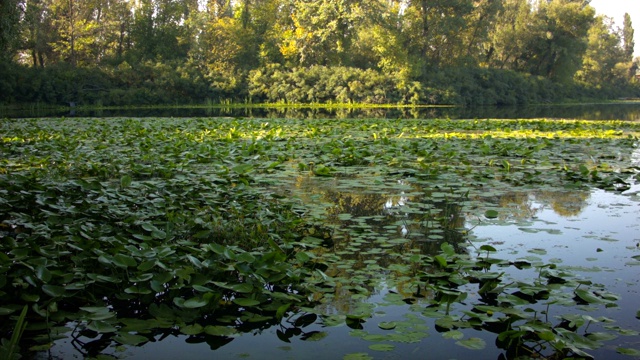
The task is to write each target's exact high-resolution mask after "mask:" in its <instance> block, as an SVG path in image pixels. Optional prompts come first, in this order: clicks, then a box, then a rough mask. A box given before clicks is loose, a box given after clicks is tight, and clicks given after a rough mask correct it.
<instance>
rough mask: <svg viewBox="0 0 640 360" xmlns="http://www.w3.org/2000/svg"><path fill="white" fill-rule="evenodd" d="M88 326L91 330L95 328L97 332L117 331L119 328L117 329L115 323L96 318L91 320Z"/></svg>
mask: <svg viewBox="0 0 640 360" xmlns="http://www.w3.org/2000/svg"><path fill="white" fill-rule="evenodd" d="M87 328H88V329H89V330H93V331H95V332H98V333H101V334H103V333H112V332H116V331H117V330H118V329H116V328H115V327H114V326H113V325H111V324H110V323H107V322H104V321H101V320H95V321H92V322H90V323H89V324H88V325H87Z"/></svg>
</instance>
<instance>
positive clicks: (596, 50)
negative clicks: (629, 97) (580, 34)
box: [576, 16, 625, 87]
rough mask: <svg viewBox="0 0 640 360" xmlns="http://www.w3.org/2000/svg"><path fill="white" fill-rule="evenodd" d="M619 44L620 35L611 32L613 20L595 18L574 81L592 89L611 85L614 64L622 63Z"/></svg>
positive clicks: (622, 57)
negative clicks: (592, 87)
mask: <svg viewBox="0 0 640 360" xmlns="http://www.w3.org/2000/svg"><path fill="white" fill-rule="evenodd" d="M620 43H621V42H620V35H619V34H618V32H616V31H614V30H613V20H611V19H610V18H607V17H603V16H598V17H596V20H595V22H594V23H593V25H592V26H591V28H590V29H589V34H588V46H587V50H586V52H585V55H584V58H583V60H582V69H580V70H579V71H578V72H577V73H576V80H578V81H581V82H583V83H585V84H589V85H590V86H594V87H599V86H602V85H604V84H611V83H612V82H613V81H614V78H615V73H614V69H615V67H616V64H618V63H620V62H623V61H624V57H625V56H624V51H623V49H622V48H621V46H620Z"/></svg>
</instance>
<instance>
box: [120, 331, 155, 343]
mask: <svg viewBox="0 0 640 360" xmlns="http://www.w3.org/2000/svg"><path fill="white" fill-rule="evenodd" d="M114 340H115V341H117V342H119V343H120V344H122V345H131V346H137V345H140V344H142V343H145V342H147V341H149V339H148V338H147V337H145V336H142V335H133V334H129V333H127V332H119V333H118V334H117V335H116V337H115V338H114Z"/></svg>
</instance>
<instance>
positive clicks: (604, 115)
mask: <svg viewBox="0 0 640 360" xmlns="http://www.w3.org/2000/svg"><path fill="white" fill-rule="evenodd" d="M60 116H66V117H70V116H78V117H220V116H230V117H256V118H283V117H285V118H297V119H314V118H340V119H346V118H388V119H423V118H450V119H483V118H493V119H533V118H558V119H583V120H625V121H637V120H640V102H625V103H614V104H611V103H608V104H576V105H532V106H514V107H495V106H484V107H474V108H465V107H426V108H379V109H358V108H344V109H327V108H320V107H314V108H239V107H238V108H178V107H176V108H170V109H162V108H148V109H122V110H89V111H85V110H80V109H76V110H74V109H68V110H46V109H33V110H21V111H11V110H6V109H4V110H3V109H0V117H9V118H20V117H60Z"/></svg>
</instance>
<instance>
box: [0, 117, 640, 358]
mask: <svg viewBox="0 0 640 360" xmlns="http://www.w3.org/2000/svg"><path fill="white" fill-rule="evenodd" d="M639 131H640V125H639V124H637V123H628V122H583V121H551V120H527V121H524V120H521V121H516V120H513V121H506V120H505V121H503V120H466V121H450V120H412V121H408V120H403V121H390V120H345V121H336V120H331V121H330V120H327V121H322V120H320V121H299V120H268V121H267V120H259V119H258V120H245V119H242V120H235V119H144V120H141V119H99V120H98V119H43V120H11V121H10V120H3V121H2V122H1V123H0V136H1V137H2V142H1V143H0V146H1V147H0V152H1V160H0V161H1V163H0V223H1V225H0V231H1V233H0V234H1V239H0V240H1V246H2V252H0V273H1V274H2V275H0V299H2V306H1V307H0V316H1V317H2V318H3V319H2V324H3V325H2V326H3V328H2V333H1V336H0V337H2V338H5V339H9V338H10V337H11V336H10V334H11V332H12V331H13V329H14V324H15V320H16V319H17V316H18V314H19V313H20V311H21V310H22V308H23V307H24V305H25V304H26V305H28V309H29V311H28V315H27V321H28V326H27V329H26V331H25V334H24V336H23V345H24V346H23V348H25V347H30V348H31V349H32V350H43V349H47V348H49V347H50V346H51V345H52V344H53V343H54V341H55V340H56V339H57V338H59V337H61V336H84V337H88V338H93V339H97V340H96V341H97V343H98V344H99V346H97V347H92V348H91V349H85V350H86V351H87V353H86V354H85V355H89V356H95V355H97V354H99V353H100V352H101V351H102V350H103V349H105V348H106V347H108V346H109V345H110V344H112V343H116V344H122V345H141V344H144V343H146V342H148V341H151V340H152V339H153V338H154V336H157V335H161V336H169V335H175V334H184V335H188V336H190V337H191V338H192V339H195V340H199V341H204V342H207V343H210V345H211V347H212V348H217V347H220V346H222V345H224V344H225V342H226V341H229V339H231V338H232V337H233V336H235V335H237V334H239V333H245V332H251V331H259V330H261V329H266V328H269V327H271V326H274V325H277V326H279V327H280V330H278V333H277V334H278V337H279V338H280V339H281V340H282V341H285V342H287V341H290V339H292V338H293V337H302V338H303V340H312V341H313V340H316V341H319V340H322V339H323V337H324V335H323V334H324V333H323V332H321V331H304V330H305V328H307V327H308V326H309V325H311V324H313V323H318V322H324V323H327V324H329V325H330V324H333V323H340V324H344V323H346V324H347V325H348V326H351V327H353V328H354V329H356V330H357V329H358V328H359V327H361V325H362V323H363V322H365V321H367V320H368V319H369V317H370V315H371V309H370V308H368V307H367V306H366V304H365V305H362V303H358V299H361V298H362V297H366V296H367V295H368V294H369V292H370V290H369V289H370V287H371V285H372V284H370V283H369V282H368V279H371V277H370V273H371V272H380V271H382V272H385V273H387V274H389V278H390V279H391V280H390V283H391V284H395V287H396V289H401V288H403V287H406V289H407V291H408V294H411V296H402V298H401V299H392V301H398V300H400V301H405V302H418V300H419V299H421V298H424V297H425V295H426V296H427V298H428V299H430V302H429V307H428V308H426V310H424V314H423V315H424V316H427V317H429V316H433V317H437V318H438V322H437V325H438V327H439V328H440V329H446V330H447V332H448V335H447V337H448V338H451V339H454V340H455V341H458V342H459V345H460V346H462V347H465V348H468V349H476V348H482V347H483V341H481V339H480V340H478V339H476V338H474V337H471V338H464V339H463V338H462V337H460V335H459V333H457V332H456V331H459V330H458V329H465V328H488V327H491V326H493V325H492V324H494V323H496V322H498V323H499V325H500V326H501V328H498V330H500V331H497V330H496V332H497V333H498V334H499V336H498V338H499V340H500V341H501V342H502V343H503V344H506V345H504V349H505V350H506V351H511V352H513V351H516V352H518V354H522V353H521V352H520V351H524V350H527V351H531V349H534V350H537V348H536V346H547V345H550V346H552V347H553V349H554V351H558V352H560V353H564V354H568V355H578V356H581V355H584V353H586V351H588V350H589V349H590V348H594V347H595V346H596V345H597V344H594V343H591V342H589V343H587V344H585V343H583V341H587V340H583V339H582V338H583V337H584V336H580V338H576V335H575V334H576V332H575V329H576V328H578V327H579V326H576V325H583V324H584V321H583V320H580V319H578V320H576V319H574V318H571V316H572V315H570V314H571V313H569V315H565V316H567V317H568V318H567V319H565V320H567V321H570V322H571V321H573V323H574V326H570V327H568V329H565V330H566V331H565V330H557V329H556V328H555V327H552V325H549V324H547V323H545V322H544V321H541V320H540V319H541V318H540V316H539V315H538V313H534V314H531V312H529V311H527V310H526V309H527V307H528V305H526V304H529V303H531V304H533V303H534V301H539V300H541V299H545V298H548V297H549V296H550V294H551V292H552V291H551V290H554V289H553V288H549V287H550V285H551V284H556V283H561V285H563V286H562V289H559V290H560V292H558V293H557V294H558V295H553V296H552V297H551V298H552V301H556V302H558V303H561V304H560V305H562V306H565V307H571V305H572V304H573V305H580V304H583V303H587V304H598V305H602V306H606V305H607V304H610V303H614V302H615V295H611V294H608V293H607V292H606V289H603V288H598V287H592V286H590V284H586V283H584V284H583V283H579V282H574V280H572V278H571V275H570V274H568V273H561V274H558V273H555V272H554V271H553V270H554V269H552V267H551V266H550V265H548V264H538V263H536V262H529V263H514V262H512V261H509V260H506V259H503V260H495V259H491V258H490V257H489V254H490V253H491V251H492V250H493V249H492V248H488V247H485V248H480V249H479V253H480V255H481V256H480V257H475V256H471V257H469V256H467V255H464V254H462V255H457V254H456V253H460V252H461V251H462V250H463V247H461V246H460V244H462V243H464V241H465V239H466V235H467V230H466V229H464V228H463V225H464V224H463V221H461V215H460V214H461V211H462V209H469V208H474V207H476V206H478V205H477V204H476V203H475V202H474V201H473V199H475V198H477V197H479V196H491V195H490V194H491V193H492V192H493V193H497V192H500V191H504V189H507V188H512V187H523V188H527V187H536V188H540V187H554V188H566V187H586V186H598V187H601V188H604V189H608V190H611V191H624V190H626V189H628V188H629V186H630V185H631V184H632V182H633V180H632V179H631V177H632V176H633V175H634V174H635V172H636V170H637V169H634V168H633V167H631V166H630V163H629V161H628V160H629V158H628V157H629V154H630V152H631V151H632V149H633V147H634V142H637V136H638V133H639ZM337 179H339V180H340V181H336V180H337ZM323 186H324V187H326V188H327V189H330V190H331V191H328V192H327V193H329V194H330V196H329V197H331V196H332V197H333V198H331V199H330V201H329V200H327V198H326V197H325V198H323V199H320V198H319V197H318V196H317V195H318V194H316V193H315V192H316V191H317V189H318V188H320V187H323ZM381 193H385V194H391V193H396V194H401V195H399V196H397V198H396V199H395V200H394V201H391V202H389V201H388V200H385V201H384V202H383V203H381V202H380V201H378V200H375V199H377V198H378V197H379V194H381ZM331 194H332V195H331ZM345 194H346V195H345ZM487 194H489V195H487ZM408 199H412V200H414V201H411V204H409V201H407V200H408ZM376 201H378V202H376ZM376 209H377V210H376ZM380 209H385V211H384V212H381V210H380ZM376 211H377V213H376ZM475 211H476V212H477V213H478V216H481V215H482V214H484V215H485V216H486V217H487V218H493V217H497V216H499V212H497V211H496V210H495V209H484V208H482V207H477V208H475ZM364 214H366V216H362V215H364ZM445 243H451V244H453V246H449V245H443V244H445ZM456 250H457V251H456ZM496 267H497V268H499V267H505V268H509V267H516V268H523V267H528V268H533V269H536V271H537V272H538V277H539V278H540V279H542V280H544V281H542V282H533V283H518V282H511V281H505V282H504V284H503V279H507V280H508V277H507V276H504V274H503V273H505V272H506V271H507V270H501V269H496ZM354 271H355V272H354ZM347 275H348V276H347ZM469 284H479V286H478V288H477V289H476V290H474V291H476V292H478V293H480V294H482V296H483V300H486V301H484V302H483V304H477V305H476V306H474V307H473V308H471V310H469V311H470V312H469V311H468V313H455V314H454V313H452V312H451V310H452V306H453V305H455V304H456V303H460V302H463V301H464V300H465V296H466V295H464V294H466V293H467V291H468V289H467V288H465V287H469V286H471V285H469ZM574 285H575V286H574ZM554 286H555V285H554ZM573 289H575V290H573ZM345 292H346V293H347V294H349V298H350V301H353V303H352V304H351V305H353V306H351V305H350V306H347V307H345V308H344V310H343V311H340V312H338V314H328V313H323V312H322V311H318V308H317V307H315V306H314V305H315V304H316V303H317V302H318V301H320V302H323V301H326V300H327V299H331V298H335V297H336V295H337V294H339V293H343V294H344V293H345ZM507 292H508V293H509V294H510V295H509V296H507V298H506V299H504V298H502V297H501V296H506V295H504V294H506V293H507ZM513 292H516V293H518V292H519V293H521V294H519V295H514V294H511V293H513ZM554 294H555V293H554ZM513 296H515V298H514V297H513ZM412 299H413V300H412ZM518 299H519V300H518ZM518 306H521V307H523V308H524V309H522V310H520V309H517V307H518ZM423 307H424V304H423ZM489 313H491V314H495V316H490V315H487V314H489ZM474 314H475V315H474ZM477 314H480V315H477ZM482 314H484V315H482ZM581 319H584V318H581ZM520 320H521V322H520V323H518V324H515V322H516V321H520ZM581 321H582V322H581ZM587 321H592V322H593V321H599V322H606V321H607V320H606V319H593V320H591V319H588V320H587ZM67 324H73V327H72V328H70V327H65V326H67ZM516 325H517V326H516ZM553 326H555V325H553ZM380 328H381V329H383V330H387V331H393V332H395V333H398V334H399V335H398V336H396V337H395V339H403V338H405V339H415V340H419V339H420V336H421V335H419V334H423V333H424V332H421V330H420V328H419V326H418V325H417V324H413V325H411V326H410V327H409V328H407V327H406V326H404V325H403V326H399V327H393V324H381V326H380ZM491 329H492V330H495V329H494V328H491ZM563 329H564V328H563ZM68 334H71V335H68ZM406 334H412V335H409V337H408V338H407V337H406V336H407V335H406ZM552 334H553V336H551V335H552ZM356 335H357V334H356ZM358 336H359V335H358ZM363 336H366V334H364V335H363ZM606 336H608V335H602V336H601V337H606ZM531 337H534V339H533V340H532V339H531ZM535 337H537V338H535ZM500 338H501V339H500ZM375 339H377V340H378V341H385V340H388V338H375ZM596 340H598V341H600V340H599V339H596ZM596 340H593V341H596ZM411 341H413V340H411ZM536 341H537V342H536ZM532 342H534V343H533V344H532ZM540 342H542V345H536V344H538V343H540ZM96 349H97V350H96ZM370 350H372V351H375V352H379V351H391V350H393V346H390V345H389V344H388V343H387V344H384V343H373V344H372V346H371V347H370Z"/></svg>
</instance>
